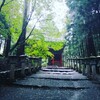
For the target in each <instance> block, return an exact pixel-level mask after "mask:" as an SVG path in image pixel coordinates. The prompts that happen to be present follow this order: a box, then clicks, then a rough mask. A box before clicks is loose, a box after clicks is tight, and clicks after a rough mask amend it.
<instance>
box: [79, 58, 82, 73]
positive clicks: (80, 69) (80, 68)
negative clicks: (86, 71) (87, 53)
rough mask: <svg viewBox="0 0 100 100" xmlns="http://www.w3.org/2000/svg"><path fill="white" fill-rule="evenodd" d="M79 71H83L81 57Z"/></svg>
mask: <svg viewBox="0 0 100 100" xmlns="http://www.w3.org/2000/svg"><path fill="white" fill-rule="evenodd" d="M78 71H79V73H81V72H82V59H79V69H78Z"/></svg>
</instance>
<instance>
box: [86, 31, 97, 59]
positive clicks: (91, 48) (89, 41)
mask: <svg viewBox="0 0 100 100" xmlns="http://www.w3.org/2000/svg"><path fill="white" fill-rule="evenodd" d="M86 48H87V56H88V57H90V56H97V54H96V50H95V46H94V41H93V36H92V32H89V33H88V35H87V45H86Z"/></svg>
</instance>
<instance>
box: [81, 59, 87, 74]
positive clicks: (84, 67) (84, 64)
mask: <svg viewBox="0 0 100 100" xmlns="http://www.w3.org/2000/svg"><path fill="white" fill-rule="evenodd" d="M82 74H83V75H85V74H86V60H85V59H83V60H82Z"/></svg>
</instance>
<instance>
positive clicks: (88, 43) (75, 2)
mask: <svg viewBox="0 0 100 100" xmlns="http://www.w3.org/2000/svg"><path fill="white" fill-rule="evenodd" d="M66 4H67V5H68V7H69V13H70V15H68V16H67V18H68V21H67V30H68V35H67V36H66V40H67V42H66V43H67V44H66V45H67V48H66V49H65V52H67V53H66V54H68V55H70V56H81V57H84V56H90V55H96V53H98V52H99V51H100V47H99V42H98V41H100V28H99V27H98V26H100V16H99V15H100V9H99V6H100V5H99V4H100V0H66ZM94 36H95V37H96V38H97V39H96V38H94ZM97 40H98V41H97ZM94 41H95V44H96V45H95V46H94ZM95 50H97V51H95ZM95 52H96V53H95Z"/></svg>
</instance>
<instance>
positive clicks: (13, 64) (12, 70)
mask: <svg viewBox="0 0 100 100" xmlns="http://www.w3.org/2000/svg"><path fill="white" fill-rule="evenodd" d="M9 65H10V80H14V79H15V68H16V65H17V56H9Z"/></svg>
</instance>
